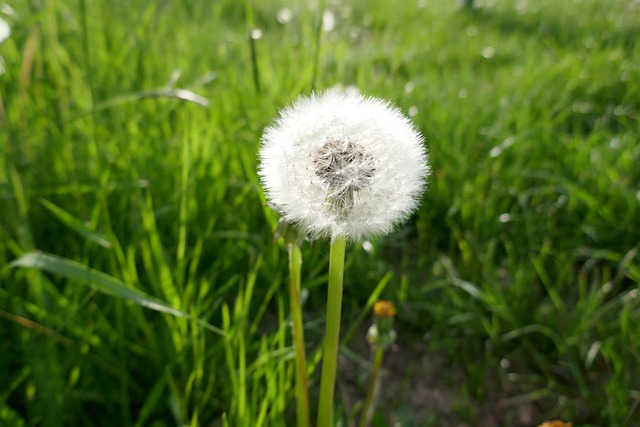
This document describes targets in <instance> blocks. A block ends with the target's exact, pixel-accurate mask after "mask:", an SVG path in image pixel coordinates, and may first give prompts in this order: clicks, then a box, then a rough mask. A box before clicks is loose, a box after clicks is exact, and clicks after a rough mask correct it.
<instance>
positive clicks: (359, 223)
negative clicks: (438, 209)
mask: <svg viewBox="0 0 640 427" xmlns="http://www.w3.org/2000/svg"><path fill="white" fill-rule="evenodd" d="M423 142H424V141H423V138H422V136H421V135H420V133H419V132H418V131H417V130H416V128H415V127H414V126H413V125H412V124H411V122H410V121H409V120H408V119H407V118H406V117H405V116H403V115H402V113H401V112H400V111H399V110H398V109H397V108H395V107H393V106H391V105H390V104H389V103H388V102H386V101H383V100H380V99H376V98H370V97H365V96H362V95H360V94H357V93H351V92H350V93H345V92H340V91H337V90H332V91H328V92H325V93H322V94H319V95H311V96H310V97H307V98H299V99H298V100H297V101H296V102H294V104H293V105H291V106H290V107H288V108H286V109H284V110H283V111H281V112H280V114H279V116H278V117H277V119H276V120H275V123H274V124H272V125H271V126H269V127H267V128H266V129H265V131H264V134H263V136H262V146H261V149H260V160H261V162H260V169H259V174H260V177H261V180H262V184H263V186H264V188H265V192H266V195H267V198H268V200H269V202H270V203H271V204H272V205H273V206H274V207H275V208H276V210H277V211H278V212H279V213H280V214H281V215H282V216H283V217H284V219H285V220H286V221H287V222H289V223H291V224H295V225H297V226H298V227H299V228H300V230H301V231H302V232H304V233H306V234H308V235H309V236H310V237H311V238H320V237H330V238H332V239H333V238H335V237H337V236H345V237H346V238H347V239H349V240H353V241H360V240H362V239H365V238H370V237H375V236H379V235H383V234H387V233H389V232H390V231H391V230H392V229H393V227H394V226H395V225H396V224H398V223H400V222H402V221H403V220H405V219H406V218H407V217H408V216H409V215H410V214H411V213H412V212H413V211H414V209H415V208H416V207H417V204H418V199H419V197H420V195H421V194H422V192H423V190H424V187H425V177H426V175H427V174H428V173H429V167H428V165H427V153H426V149H425V147H424V144H423Z"/></svg>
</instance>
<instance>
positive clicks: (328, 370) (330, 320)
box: [317, 236, 346, 427]
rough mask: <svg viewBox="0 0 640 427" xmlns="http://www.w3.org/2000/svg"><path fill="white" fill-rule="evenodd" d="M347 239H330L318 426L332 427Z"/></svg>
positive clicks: (342, 237) (341, 237)
mask: <svg viewBox="0 0 640 427" xmlns="http://www.w3.org/2000/svg"><path fill="white" fill-rule="evenodd" d="M345 246H346V243H345V238H344V236H338V237H336V238H335V239H334V240H333V241H332V242H331V255H330V257H329V290H328V294H327V326H326V332H325V338H324V350H323V353H322V377H321V380H320V403H319V406H318V425H317V427H331V422H332V418H333V391H334V388H335V383H336V369H337V366H338V348H339V344H340V314H341V311H342V279H343V275H344V253H345Z"/></svg>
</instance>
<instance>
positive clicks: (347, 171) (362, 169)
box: [314, 139, 376, 210]
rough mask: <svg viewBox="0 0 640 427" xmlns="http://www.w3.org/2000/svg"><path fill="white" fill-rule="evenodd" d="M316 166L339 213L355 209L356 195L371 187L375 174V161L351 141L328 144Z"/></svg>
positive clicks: (319, 153) (318, 158) (320, 150)
mask: <svg viewBox="0 0 640 427" xmlns="http://www.w3.org/2000/svg"><path fill="white" fill-rule="evenodd" d="M314 166H315V173H316V175H317V176H318V177H319V178H320V179H321V180H322V181H323V182H324V183H325V184H327V185H328V187H329V189H330V190H331V192H330V194H329V197H330V198H331V201H332V202H333V203H332V204H333V205H334V206H336V207H337V208H338V210H344V209H347V208H350V207H352V206H353V203H354V201H355V200H354V198H355V196H356V194H357V192H358V191H360V190H362V189H364V188H366V187H367V186H368V185H369V184H371V182H372V181H373V176H374V173H375V170H376V168H375V161H374V158H373V157H371V156H370V155H368V154H366V153H365V152H364V151H363V150H362V149H361V148H360V147H358V146H357V145H356V144H354V143H353V142H352V141H350V140H348V139H345V140H329V141H327V142H326V143H325V144H324V145H323V146H322V147H321V148H320V149H319V150H318V153H317V156H316V158H315V160H314Z"/></svg>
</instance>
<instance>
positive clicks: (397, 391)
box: [337, 341, 542, 427]
mask: <svg viewBox="0 0 640 427" xmlns="http://www.w3.org/2000/svg"><path fill="white" fill-rule="evenodd" d="M352 350H353V351H354V353H350V352H346V353H345V354H347V355H348V356H349V357H346V356H344V355H342V356H341V358H340V362H339V363H340V366H339V369H340V374H339V378H338V390H337V393H338V395H339V398H341V399H342V402H343V404H344V406H345V411H346V413H347V414H349V413H352V414H354V415H353V416H352V418H353V420H354V421H353V422H352V423H350V425H357V421H358V420H359V412H360V407H361V405H362V401H363V400H364V397H365V396H366V390H367V387H368V381H369V375H370V371H371V367H372V366H371V363H369V362H368V360H369V359H370V351H369V349H368V348H367V347H366V344H363V345H362V347H361V348H355V349H352ZM486 377H487V378H488V379H489V381H490V378H491V377H492V375H491V374H490V373H487V375H486ZM465 383H466V378H465V374H464V372H463V370H462V369H461V368H459V367H457V368H456V367H455V365H454V364H453V363H452V362H451V361H450V360H447V358H446V357H445V356H444V355H443V354H442V353H440V352H434V351H432V350H429V349H428V346H427V344H426V343H424V342H420V341H418V342H408V343H399V344H398V345H395V346H394V347H393V348H392V349H389V350H387V352H386V353H385V359H384V364H383V371H382V373H381V376H380V381H379V383H378V387H377V390H376V411H377V414H376V417H380V416H382V417H383V418H384V420H385V423H383V424H382V425H385V424H386V425H388V426H394V427H395V426H397V427H400V426H402V427H409V426H416V427H435V426H440V427H497V426H512V427H535V426H537V425H538V423H539V422H541V416H542V414H541V413H540V411H539V410H538V409H537V408H536V406H534V405H533V404H532V403H530V402H520V403H517V404H516V403H511V404H508V403H507V402H508V400H507V398H508V397H509V396H510V395H511V396H512V395H513V394H514V392H516V391H515V390H501V389H500V385H499V384H488V385H486V386H485V390H488V392H487V393H486V394H485V397H484V398H483V399H482V401H479V400H476V399H474V398H473V397H470V396H469V393H467V392H465V390H464V389H463V384H465ZM374 425H376V424H375V423H374ZM377 425H381V424H377Z"/></svg>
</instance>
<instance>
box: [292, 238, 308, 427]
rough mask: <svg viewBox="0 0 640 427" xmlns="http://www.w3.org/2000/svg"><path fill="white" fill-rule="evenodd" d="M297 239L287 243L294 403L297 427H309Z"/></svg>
mask: <svg viewBox="0 0 640 427" xmlns="http://www.w3.org/2000/svg"><path fill="white" fill-rule="evenodd" d="M295 240H297V239H294V241H292V242H289V243H287V250H288V252H289V302H290V304H291V321H292V322H293V345H294V348H295V351H296V401H297V415H298V427H309V392H308V388H307V357H306V355H305V349H304V330H303V326H302V307H301V304H300V269H301V265H302V254H301V251H300V245H299V244H298V242H297V241H295Z"/></svg>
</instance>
